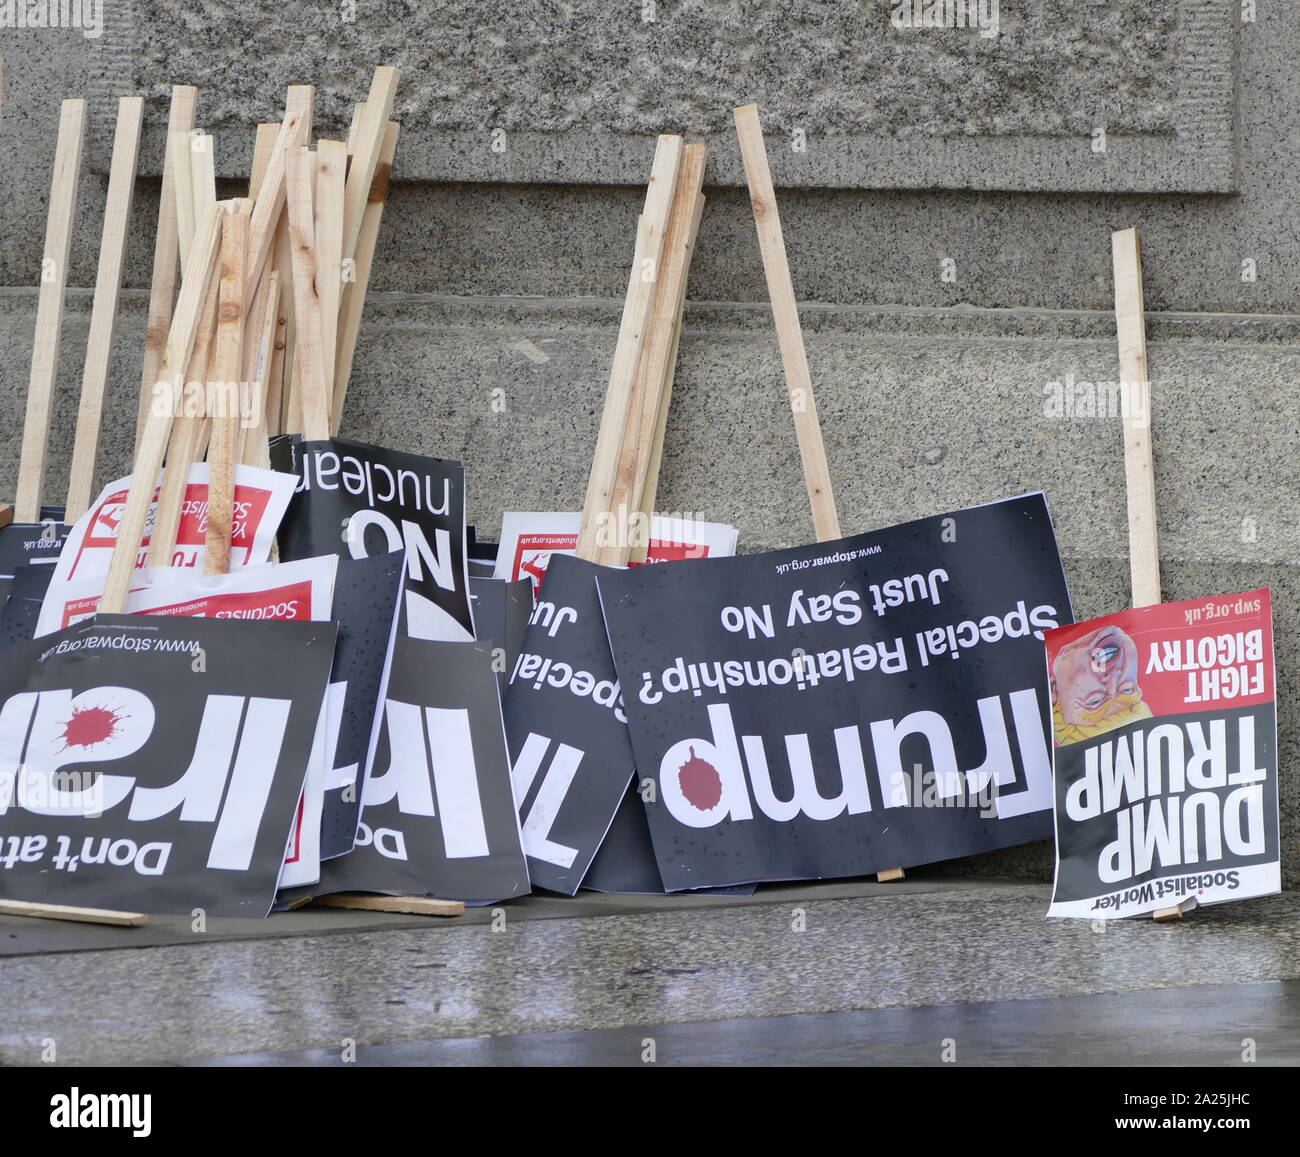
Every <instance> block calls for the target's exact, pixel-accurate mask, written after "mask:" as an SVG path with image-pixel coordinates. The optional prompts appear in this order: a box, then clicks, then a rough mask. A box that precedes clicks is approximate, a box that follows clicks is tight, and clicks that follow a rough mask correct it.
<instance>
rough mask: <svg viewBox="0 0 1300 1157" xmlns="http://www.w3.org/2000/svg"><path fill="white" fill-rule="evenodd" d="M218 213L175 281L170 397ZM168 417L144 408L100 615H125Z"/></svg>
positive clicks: (194, 319)
mask: <svg viewBox="0 0 1300 1157" xmlns="http://www.w3.org/2000/svg"><path fill="white" fill-rule="evenodd" d="M222 212H223V209H222V207H221V206H220V205H219V204H218V205H214V206H213V207H212V209H211V210H210V211H209V215H208V216H207V217H205V218H204V219H203V222H202V224H201V225H200V226H199V229H198V231H197V232H196V234H195V238H194V247H193V249H192V250H191V251H190V259H189V261H188V262H187V263H186V274H185V277H184V279H183V280H182V281H181V292H180V297H179V298H178V299H177V301H176V312H175V315H174V316H173V317H172V327H171V332H170V333H169V334H168V335H167V349H166V352H165V353H164V355H163V363H162V369H161V371H160V377H159V382H160V383H164V384H165V386H166V387H167V388H170V389H171V390H172V393H173V397H175V394H176V393H177V392H178V391H179V389H180V387H181V383H180V382H179V381H178V380H177V379H178V377H179V376H180V374H181V372H182V370H183V369H184V367H185V366H186V365H188V364H189V360H190V353H191V352H192V350H193V349H194V338H195V335H196V333H197V331H198V327H199V313H200V309H201V306H202V303H203V298H204V297H205V296H206V295H207V289H208V283H209V281H210V280H211V278H212V275H213V266H214V265H215V264H216V258H217V243H218V242H219V241H220V239H221V228H220V225H221V214H222ZM174 413H175V405H174V404H173V405H172V406H171V407H167V406H165V405H164V406H159V405H154V406H151V407H150V412H149V419H148V421H147V422H146V423H145V429H144V436H143V437H142V438H141V440H140V443H139V445H138V446H137V447H136V453H135V467H134V470H133V471H132V477H131V489H130V491H129V492H128V494H127V499H126V506H125V508H124V509H123V511H122V521H121V522H120V523H119V525H118V532H117V543H116V545H115V546H114V547H113V556H112V559H111V560H110V562H109V566H108V577H107V579H106V580H105V584H104V594H103V596H102V597H101V599H100V601H99V610H100V612H101V613H103V614H121V613H122V612H123V611H124V610H125V609H126V598H127V595H128V594H129V593H130V590H131V576H132V574H134V572H135V564H136V560H137V557H138V556H139V553H140V542H141V540H142V539H143V538H144V528H145V523H146V522H147V521H148V518H149V507H150V505H151V504H152V502H153V495H154V489H155V488H156V487H157V485H158V472H159V471H160V470H161V469H162V462H163V452H164V451H165V450H166V448H167V436H168V434H169V433H170V432H171V424H172V416H173V414H174Z"/></svg>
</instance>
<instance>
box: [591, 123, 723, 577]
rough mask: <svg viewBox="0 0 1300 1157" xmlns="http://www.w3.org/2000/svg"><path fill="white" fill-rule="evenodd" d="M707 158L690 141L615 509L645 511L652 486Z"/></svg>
mask: <svg viewBox="0 0 1300 1157" xmlns="http://www.w3.org/2000/svg"><path fill="white" fill-rule="evenodd" d="M707 160H708V149H707V147H706V146H704V145H687V146H686V148H685V150H684V151H683V154H682V163H681V167H680V169H679V170H678V174H677V189H676V192H675V194H674V197H673V203H672V215H671V217H670V218H669V222H668V233H667V236H666V238H665V241H664V256H663V266H662V270H661V275H660V276H659V278H658V279H657V281H656V283H655V292H654V302H653V305H652V307H651V313H650V327H649V340H648V342H647V346H646V352H645V356H644V357H643V358H642V359H641V364H640V366H639V367H638V370H637V384H636V400H635V402H634V404H633V407H632V420H631V421H630V422H629V424H628V435H627V437H626V438H625V439H624V444H623V451H622V454H621V456H620V461H619V476H618V482H617V484H616V488H615V493H614V499H613V503H614V507H615V509H618V508H620V507H622V508H623V509H625V510H626V511H627V512H628V514H629V515H631V514H632V513H644V512H643V511H642V503H643V502H644V499H645V491H646V488H647V486H648V485H649V482H648V477H649V470H650V466H651V461H652V459H654V458H655V439H656V437H657V435H658V433H659V429H660V416H661V412H662V416H663V418H664V420H665V421H666V420H667V406H666V405H665V401H666V398H665V395H666V393H667V391H668V390H669V389H671V386H672V380H673V370H674V366H673V364H672V363H671V361H670V359H671V358H673V356H674V355H675V354H676V350H677V345H676V341H675V336H676V332H677V325H678V320H679V318H680V316H681V310H682V305H683V303H684V301H685V299H686V279H687V276H688V274H689V271H690V259H691V254H692V250H693V247H694V242H695V231H696V229H697V228H698V225H699V220H700V214H701V213H702V212H703V208H704V198H703V195H702V194H701V189H702V187H703V184H704V166H705V163H706V162H707ZM646 521H647V522H648V519H647V520H646ZM648 544H649V533H648V532H647V533H646V535H645V541H644V542H643V541H640V540H638V541H637V543H636V544H635V549H637V550H643V549H644V548H645V547H646V546H648ZM632 549H633V544H631V543H628V544H626V545H620V548H619V549H618V551H617V552H616V557H609V558H608V563H609V565H613V566H626V565H627V563H628V561H629V559H630V557H631V553H630V552H631V550H632ZM609 550H610V547H609V546H608V545H607V546H606V547H605V548H604V549H602V551H601V556H600V559H599V560H598V561H606V558H605V556H606V553H607V552H608V551H609Z"/></svg>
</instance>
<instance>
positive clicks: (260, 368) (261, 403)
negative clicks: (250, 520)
mask: <svg viewBox="0 0 1300 1157" xmlns="http://www.w3.org/2000/svg"><path fill="white" fill-rule="evenodd" d="M279 317H280V275H279V273H277V272H276V271H275V270H272V271H271V274H270V276H269V277H268V278H267V279H266V287H265V300H264V301H263V302H262V304H261V326H260V329H259V331H258V340H257V356H256V359H255V364H254V368H253V372H252V374H251V375H250V376H249V381H250V382H252V384H253V414H254V419H255V420H254V423H253V426H252V427H251V428H250V429H248V430H246V431H244V444H243V452H242V454H241V455H240V459H239V460H240V461H241V462H243V463H244V464H245V465H246V466H256V467H258V468H260V469H262V470H269V469H270V468H271V455H270V448H269V447H268V445H267V437H268V434H267V425H266V423H267V415H268V412H269V411H268V408H267V407H268V402H267V393H266V375H267V372H268V371H269V369H270V365H271V355H272V353H273V351H274V347H275V335H276V331H277V329H278V322H279ZM278 404H279V402H278V399H277V405H278Z"/></svg>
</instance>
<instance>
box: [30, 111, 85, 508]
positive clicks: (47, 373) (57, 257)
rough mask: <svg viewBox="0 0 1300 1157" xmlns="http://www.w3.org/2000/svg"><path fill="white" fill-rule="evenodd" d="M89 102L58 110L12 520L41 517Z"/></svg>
mask: <svg viewBox="0 0 1300 1157" xmlns="http://www.w3.org/2000/svg"><path fill="white" fill-rule="evenodd" d="M85 125H86V102H85V101H84V100H65V101H64V102H63V106H62V108H61V110H60V112H59V139H58V144H57V145H56V146H55V150H54V172H53V176H52V178H51V181H50V208H49V215H48V217H47V219H46V223H45V249H44V253H43V255H42V257H41V288H40V294H39V297H38V298H37V305H36V336H35V339H34V341H33V344H32V373H31V380H30V384H29V385H28V388H27V414H26V417H25V420H24V422H23V442H22V450H21V453H20V456H19V464H18V493H17V496H16V498H15V501H14V520H15V521H17V522H38V521H39V520H40V517H41V486H42V483H43V482H44V480H45V456H46V451H47V449H48V443H49V436H50V410H51V407H52V405H53V402H54V382H55V377H56V375H57V373H58V369H59V336H60V333H61V331H62V329H63V291H64V288H65V286H66V285H67V283H68V251H69V247H70V246H71V244H72V218H73V215H74V214H75V213H76V210H77V181H78V177H79V176H80V173H81V147H82V143H83V139H84V136H85Z"/></svg>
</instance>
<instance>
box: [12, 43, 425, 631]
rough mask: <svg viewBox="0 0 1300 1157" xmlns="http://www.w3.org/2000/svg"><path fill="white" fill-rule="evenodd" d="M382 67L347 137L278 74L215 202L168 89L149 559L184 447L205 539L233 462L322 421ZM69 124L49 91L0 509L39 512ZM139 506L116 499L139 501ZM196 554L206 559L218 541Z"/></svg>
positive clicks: (97, 404)
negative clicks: (227, 190)
mask: <svg viewBox="0 0 1300 1157" xmlns="http://www.w3.org/2000/svg"><path fill="white" fill-rule="evenodd" d="M397 81H398V70H397V69H395V68H391V67H381V68H378V69H376V70H375V74H374V78H373V81H372V83H371V86H370V91H369V94H368V95H367V98H366V99H365V101H363V102H362V103H360V104H358V105H357V106H356V109H355V113H354V115H353V118H352V123H351V127H350V129H349V132H348V135H347V140H346V141H342V140H318V141H316V142H315V144H314V145H313V144H312V119H313V107H314V99H315V89H314V88H313V87H312V86H310V85H294V86H291V87H290V88H289V90H288V96H287V99H286V102H285V115H284V119H283V120H282V121H280V122H279V123H271V124H261V125H258V126H257V136H256V144H255V148H254V154H253V166H252V173H251V176H250V181H249V188H248V196H247V197H244V198H237V199H233V200H226V201H218V200H217V192H216V176H215V173H216V166H215V155H216V147H217V142H216V141H215V139H214V138H213V137H212V136H211V135H209V134H207V133H204V132H202V131H200V130H198V129H196V128H195V127H194V124H195V113H196V108H197V103H198V90H197V89H195V88H193V87H191V86H187V85H177V86H175V87H174V88H173V89H172V95H171V107H170V115H169V118H168V125H167V143H168V144H167V150H166V156H165V161H164V166H163V179H162V194H161V200H160V204H159V212H158V224H157V233H156V238H155V244H154V259H153V280H152V286H151V290H150V297H149V319H148V329H147V335H146V340H145V348H144V364H143V371H142V375H141V391H140V404H139V413H138V418H137V422H136V446H135V462H134V469H133V478H134V480H135V483H136V484H137V485H139V486H141V487H146V486H153V485H154V484H155V483H156V481H157V478H158V474H159V471H160V470H161V469H162V466H163V463H164V460H165V461H166V464H167V466H168V467H169V469H168V470H167V471H166V474H165V475H164V482H163V486H162V490H161V493H160V494H159V500H158V506H157V510H156V513H155V516H154V523H153V526H152V529H151V538H150V561H151V563H154V564H156V563H157V562H158V561H160V560H162V559H165V558H167V557H168V556H169V555H170V552H171V550H172V548H173V546H174V540H175V534H176V527H177V524H178V521H179V517H180V510H181V505H182V503H183V500H184V494H185V483H186V478H187V471H188V469H189V466H190V465H191V464H192V463H193V462H196V461H201V460H202V459H203V458H204V456H205V455H206V456H207V458H208V460H209V462H210V465H211V469H212V472H213V473H212V483H213V485H212V488H211V490H212V509H211V510H210V512H209V520H210V535H211V541H212V543H213V545H214V546H216V545H217V544H219V543H221V542H222V541H224V542H225V543H226V544H227V546H228V543H229V519H230V518H231V509H230V504H231V498H232V495H233V486H232V485H231V484H230V482H231V479H232V477H233V471H234V468H235V465H236V464H238V463H246V464H249V465H259V466H265V465H269V461H268V456H267V438H268V437H270V436H274V435H276V434H279V433H302V434H304V435H306V436H307V437H308V438H312V439H315V438H325V437H329V436H330V434H331V433H335V432H337V430H338V427H339V422H340V420H341V416H342V412H343V406H344V401H345V399H346V396H347V387H348V380H349V377H350V376H351V371H352V361H353V355H354V353H355V351H356V344H357V335H358V331H359V329H360V322H361V313H362V309H363V306H364V303H365V296H366V287H367V284H368V282H369V278H370V269H371V263H372V259H373V256H374V252H375V244H376V240H377V238H378V234H379V227H380V222H381V219H382V217H383V213H384V206H385V202H386V200H387V194H388V185H389V175H390V171H391V167H392V163H393V157H394V154H395V152H396V148H397V138H398V130H399V126H398V125H397V124H396V123H395V122H394V121H392V120H391V119H390V118H391V116H392V111H393V100H394V96H395V93H396V88H397ZM143 111H144V109H143V100H142V99H141V98H140V97H123V98H122V99H121V100H120V102H119V105H118V114H117V124H116V130H115V133H114V138H113V154H112V161H111V165H110V171H109V182H108V195H107V201H106V206H105V212H104V224H103V234H102V242H101V247H100V255H99V268H98V274H97V278H96V283H95V294H94V302H93V306H92V314H91V325H90V336H89V340H88V344H87V349H86V357H85V364H84V369H83V375H82V389H81V400H80V407H79V411H78V420H77V431H76V438H75V443H74V448H73V453H72V458H71V467H70V478H69V486H68V494H67V502H66V507H65V509H64V510H62V511H60V512H59V514H60V516H61V520H62V521H63V522H64V523H65V524H67V525H72V524H73V523H74V522H75V521H76V520H77V518H79V517H80V516H81V515H82V514H84V513H85V511H86V509H87V508H88V506H89V503H90V500H91V497H92V490H93V485H94V479H95V469H96V459H97V455H98V442H99V434H100V428H101V423H102V419H103V410H104V399H105V392H106V387H107V383H108V375H109V365H110V358H111V352H112V346H113V335H114V329H115V323H116V319H117V313H118V305H119V297H120V289H121V283H122V271H123V267H124V263H125V255H126V245H127V239H128V232H129V222H130V215H131V202H132V198H133V192H134V186H135V181H136V167H137V157H138V153H139V146H140V137H141V127H142V120H143ZM85 123H86V102H85V101H84V100H79V99H70V100H65V101H64V102H63V106H62V110H61V114H60V119H59V132H58V142H57V146H56V151H55V162H54V170H53V178H52V183H51V196H50V206H49V214H48V221H47V228H46V238H45V248H44V253H43V260H42V278H41V286H40V298H39V304H38V308H37V322H36V333H35V340H34V344H33V353H32V369H31V379H30V384H29V389H28V395H27V407H26V416H25V421H24V428H23V440H22V447H21V454H20V463H19V477H18V486H17V492H16V496H15V502H14V504H13V506H12V507H8V506H3V507H0V524H3V523H4V522H7V521H11V520H12V521H16V522H19V523H35V522H37V521H39V520H41V519H42V518H44V517H48V511H46V512H45V513H43V508H42V505H41V490H42V485H43V481H44V476H45V472H46V459H47V445H48V439H49V429H50V420H51V413H52V409H53V400H54V386H55V379H56V374H57V369H58V358H59V345H60V331H61V329H62V321H63V304H64V296H65V289H66V284H67V267H68V253H69V247H70V243H71V236H72V228H73V222H74V219H75V214H76V200H77V184H78V178H79V174H80V168H81V157H82V146H83V139H84V133H85ZM178 280H179V293H178V292H177V289H178ZM171 467H174V468H171ZM147 506H148V504H147V503H146V504H144V505H142V504H139V503H137V504H135V505H134V507H133V509H134V510H135V511H136V512H137V513H139V514H140V516H141V517H145V516H147ZM127 529H128V530H129V529H132V528H127ZM139 529H140V530H143V526H142V527H140V528H139ZM208 566H209V568H210V569H212V568H215V569H216V570H217V571H220V570H221V569H224V567H223V560H222V558H221V557H220V550H219V549H218V550H215V551H212V552H210V557H209V559H208ZM129 577H130V576H129V572H127V571H125V570H122V571H121V573H115V574H114V575H113V576H112V577H111V578H110V583H109V586H108V589H107V592H106V596H107V599H108V601H107V602H106V604H105V607H106V609H107V608H110V607H112V606H114V605H117V604H118V603H119V602H120V600H121V598H122V597H124V595H125V591H126V584H127V581H128V580H129Z"/></svg>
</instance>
